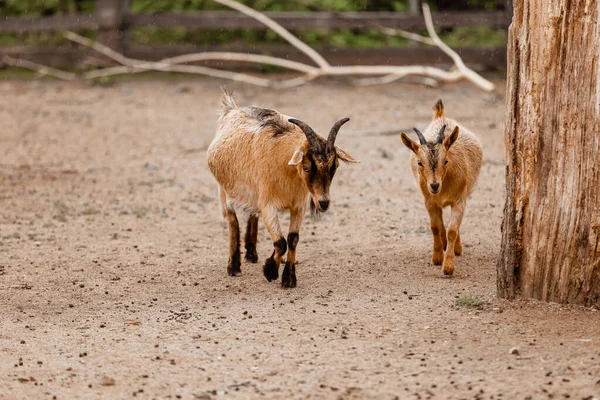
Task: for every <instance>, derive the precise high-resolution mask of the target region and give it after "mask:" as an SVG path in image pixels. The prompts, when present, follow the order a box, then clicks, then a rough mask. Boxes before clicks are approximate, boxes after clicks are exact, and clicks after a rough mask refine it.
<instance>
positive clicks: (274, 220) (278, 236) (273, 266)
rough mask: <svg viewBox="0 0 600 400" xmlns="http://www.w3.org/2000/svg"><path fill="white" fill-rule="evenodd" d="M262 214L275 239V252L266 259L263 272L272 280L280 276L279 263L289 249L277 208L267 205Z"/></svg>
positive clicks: (272, 237)
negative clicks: (282, 231)
mask: <svg viewBox="0 0 600 400" xmlns="http://www.w3.org/2000/svg"><path fill="white" fill-rule="evenodd" d="M262 215H263V221H264V223H265V226H266V228H267V230H268V231H269V234H270V235H271V239H273V247H274V249H273V254H272V255H271V257H269V258H267V259H266V261H265V265H264V266H263V274H264V275H265V278H267V280H268V281H269V282H271V281H272V280H276V279H277V278H279V264H281V260H282V258H283V255H284V254H285V252H286V251H287V243H286V241H285V238H284V237H283V235H282V233H281V227H280V226H279V217H278V216H277V209H276V208H275V207H270V206H269V207H266V208H265V209H264V210H262Z"/></svg>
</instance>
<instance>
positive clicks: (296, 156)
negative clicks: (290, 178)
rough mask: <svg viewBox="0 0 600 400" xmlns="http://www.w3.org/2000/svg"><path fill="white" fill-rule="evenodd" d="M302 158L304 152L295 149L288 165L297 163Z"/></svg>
mask: <svg viewBox="0 0 600 400" xmlns="http://www.w3.org/2000/svg"><path fill="white" fill-rule="evenodd" d="M303 158H304V153H303V152H302V151H301V150H300V149H297V150H296V151H295V152H294V155H293V156H292V158H290V161H289V162H288V165H298V164H300V163H301V162H302V159H303Z"/></svg>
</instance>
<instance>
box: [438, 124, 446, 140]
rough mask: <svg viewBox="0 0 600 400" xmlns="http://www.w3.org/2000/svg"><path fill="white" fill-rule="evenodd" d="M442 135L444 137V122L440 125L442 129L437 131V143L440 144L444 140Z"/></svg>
mask: <svg viewBox="0 0 600 400" xmlns="http://www.w3.org/2000/svg"><path fill="white" fill-rule="evenodd" d="M444 137H446V124H444V126H442V129H440V131H439V133H438V140H437V142H438V144H442V142H443V141H444Z"/></svg>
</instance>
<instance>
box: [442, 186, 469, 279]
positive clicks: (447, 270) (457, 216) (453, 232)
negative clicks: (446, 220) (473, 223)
mask: <svg viewBox="0 0 600 400" xmlns="http://www.w3.org/2000/svg"><path fill="white" fill-rule="evenodd" d="M465 207H466V204H465V200H464V198H462V199H458V200H457V201H456V203H454V204H453V205H452V216H451V217H450V224H449V225H448V246H447V248H446V254H445V255H444V266H443V267H442V271H443V272H444V275H452V274H453V273H454V268H455V262H454V256H455V253H456V243H457V242H458V238H459V237H460V236H459V232H460V224H461V223H462V219H463V215H464V213H465Z"/></svg>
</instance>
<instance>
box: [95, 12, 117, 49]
mask: <svg viewBox="0 0 600 400" xmlns="http://www.w3.org/2000/svg"><path fill="white" fill-rule="evenodd" d="M121 3H122V0H96V18H97V19H98V26H99V28H98V41H99V42H100V43H102V44H103V45H105V46H108V47H110V48H111V49H113V50H116V51H118V52H122V51H123V42H122V40H121V38H122V37H121V32H120V28H121V16H122V11H123V10H122V8H121Z"/></svg>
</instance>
